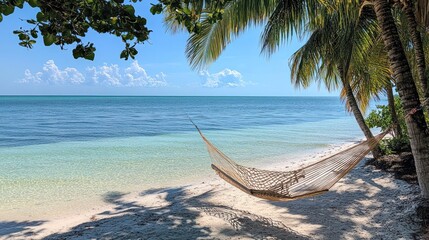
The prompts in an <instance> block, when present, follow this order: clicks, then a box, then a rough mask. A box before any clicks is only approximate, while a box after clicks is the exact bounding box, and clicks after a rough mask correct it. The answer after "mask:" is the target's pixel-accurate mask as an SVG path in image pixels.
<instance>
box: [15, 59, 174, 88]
mask: <svg viewBox="0 0 429 240" xmlns="http://www.w3.org/2000/svg"><path fill="white" fill-rule="evenodd" d="M165 77H166V75H165V74H164V73H163V72H160V73H158V74H155V75H154V76H151V75H149V74H148V73H147V72H146V70H145V69H144V68H143V67H142V66H140V65H139V63H138V62H137V61H133V62H131V64H130V66H129V67H127V68H125V69H124V70H122V69H121V68H120V67H119V66H118V65H117V64H111V65H107V64H104V65H103V66H98V67H97V66H91V67H88V68H87V69H86V72H85V73H81V72H80V71H79V70H77V69H76V68H71V67H67V68H65V69H60V68H58V66H57V65H56V64H55V62H54V61H53V60H48V61H47V62H46V63H45V64H44V65H43V68H42V71H40V72H36V73H34V74H33V73H32V72H31V71H30V70H29V69H26V70H25V71H24V78H23V79H21V81H20V82H21V83H47V84H58V85H60V84H61V85H65V84H74V85H79V84H94V85H102V86H103V85H104V86H114V87H120V86H125V87H135V86H140V87H146V86H147V87H164V86H167V85H168V84H167V81H166V80H165ZM86 79H91V80H92V81H90V80H89V81H87V80H86Z"/></svg>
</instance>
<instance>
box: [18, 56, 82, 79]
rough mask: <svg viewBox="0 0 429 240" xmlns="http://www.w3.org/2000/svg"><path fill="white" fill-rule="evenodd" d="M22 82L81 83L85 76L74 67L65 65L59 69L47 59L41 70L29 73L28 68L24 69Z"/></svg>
mask: <svg viewBox="0 0 429 240" xmlns="http://www.w3.org/2000/svg"><path fill="white" fill-rule="evenodd" d="M21 82H23V83H42V82H46V83H49V84H82V83H84V82H85V76H84V75H83V74H82V73H81V72H79V71H78V70H77V69H76V68H70V67H67V68H65V69H63V70H62V69H59V68H58V66H57V65H56V64H55V62H54V61H53V60H48V61H47V62H46V63H45V64H44V65H43V68H42V71H40V72H36V73H34V74H33V73H31V71H30V70H29V69H26V70H25V71H24V78H23V79H22V80H21Z"/></svg>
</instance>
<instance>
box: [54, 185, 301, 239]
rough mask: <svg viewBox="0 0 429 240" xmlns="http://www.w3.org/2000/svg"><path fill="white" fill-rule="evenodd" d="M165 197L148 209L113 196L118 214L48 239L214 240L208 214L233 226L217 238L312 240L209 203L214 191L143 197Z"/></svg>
mask: <svg viewBox="0 0 429 240" xmlns="http://www.w3.org/2000/svg"><path fill="white" fill-rule="evenodd" d="M141 194H142V195H145V194H162V195H165V201H167V204H166V205H164V206H163V207H156V208H155V207H152V208H149V207H145V206H142V205H139V204H137V203H135V202H127V201H123V200H122V198H123V196H124V194H123V193H119V192H110V193H108V194H106V195H105V197H104V200H105V201H106V202H109V203H111V204H114V205H115V211H114V212H109V211H106V212H103V213H101V214H99V215H100V216H103V217H107V218H103V219H100V220H96V219H94V220H93V221H91V222H87V223H83V224H80V225H78V226H75V227H73V228H72V229H71V230H69V231H68V232H66V233H60V234H53V235H50V236H48V237H46V239H88V238H91V237H92V238H93V237H95V238H97V239H197V238H198V239H213V236H212V235H210V234H211V230H210V229H209V228H208V227H204V226H200V225H199V224H198V223H197V220H196V219H197V218H198V217H199V216H200V215H201V214H207V215H209V216H212V217H214V218H217V219H222V220H224V221H226V222H227V223H229V225H230V228H225V229H220V230H219V233H218V234H219V236H216V237H215V238H218V237H220V238H234V237H238V236H240V237H243V236H247V237H248V238H252V239H265V238H271V239H308V238H307V237H305V236H301V235H300V234H298V233H296V232H294V231H293V230H291V229H289V228H287V227H286V226H285V225H284V224H282V223H281V222H277V221H273V220H271V219H269V218H266V217H262V216H258V215H255V214H252V213H250V212H246V211H242V210H237V209H233V208H231V207H228V206H223V205H214V204H211V203H209V202H207V201H206V199H207V198H208V197H210V196H211V195H212V192H211V191H207V192H204V193H202V194H200V195H196V196H192V197H190V196H189V194H187V193H186V190H185V189H184V188H183V187H179V188H162V189H150V190H147V191H145V192H142V193H141Z"/></svg>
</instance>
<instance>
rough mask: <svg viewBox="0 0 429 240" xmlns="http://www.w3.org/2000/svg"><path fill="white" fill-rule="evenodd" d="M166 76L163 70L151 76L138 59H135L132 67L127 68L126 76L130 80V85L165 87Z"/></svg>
mask: <svg viewBox="0 0 429 240" xmlns="http://www.w3.org/2000/svg"><path fill="white" fill-rule="evenodd" d="M165 76H166V75H165V74H164V73H163V72H161V73H159V74H156V75H155V76H153V77H152V76H149V75H148V74H147V73H146V70H145V69H144V68H143V67H142V66H140V65H139V63H138V62H137V61H134V62H133V63H131V66H130V67H128V68H126V69H125V78H126V79H127V80H128V83H127V85H128V86H150V87H163V86H166V85H167V81H165Z"/></svg>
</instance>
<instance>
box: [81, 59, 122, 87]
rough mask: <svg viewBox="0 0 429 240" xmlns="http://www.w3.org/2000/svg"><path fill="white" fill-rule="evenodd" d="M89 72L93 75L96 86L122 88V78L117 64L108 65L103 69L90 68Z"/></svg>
mask: <svg viewBox="0 0 429 240" xmlns="http://www.w3.org/2000/svg"><path fill="white" fill-rule="evenodd" d="M87 70H88V72H90V73H91V75H92V76H91V78H92V80H93V81H94V83H95V84H102V85H109V86H121V85H122V83H121V80H122V76H121V74H120V70H119V66H118V65H117V64H111V65H110V66H108V65H107V64H105V65H103V66H101V67H98V68H97V67H89V68H88V69H87Z"/></svg>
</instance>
